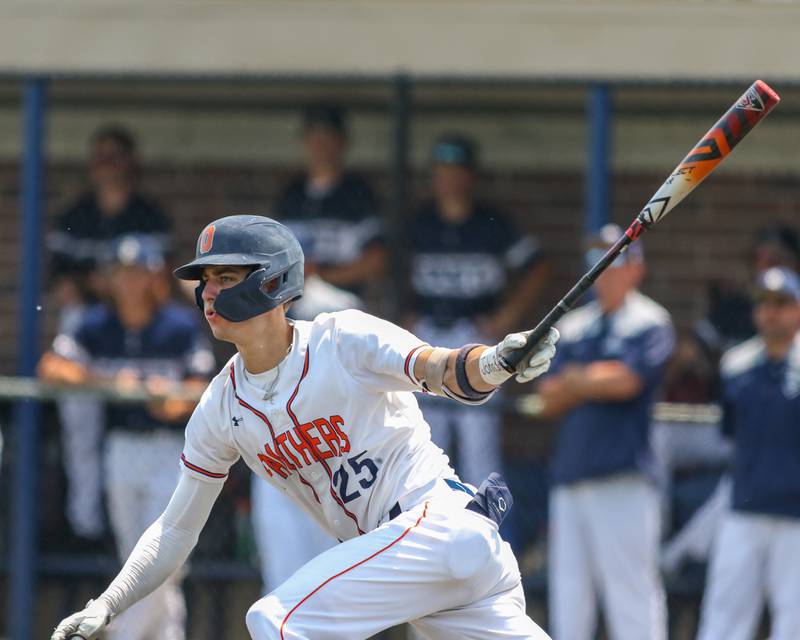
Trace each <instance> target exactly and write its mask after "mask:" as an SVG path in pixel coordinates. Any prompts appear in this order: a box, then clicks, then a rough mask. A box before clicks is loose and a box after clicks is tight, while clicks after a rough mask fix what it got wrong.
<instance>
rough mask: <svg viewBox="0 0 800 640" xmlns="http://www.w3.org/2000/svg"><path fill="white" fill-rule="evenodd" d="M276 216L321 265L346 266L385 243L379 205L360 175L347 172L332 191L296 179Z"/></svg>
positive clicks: (276, 205) (277, 207)
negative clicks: (307, 245) (369, 248)
mask: <svg viewBox="0 0 800 640" xmlns="http://www.w3.org/2000/svg"><path fill="white" fill-rule="evenodd" d="M274 209H275V215H276V217H277V218H279V219H280V221H281V222H283V223H284V224H285V225H286V226H288V227H289V228H291V229H292V231H294V233H295V234H296V235H297V236H298V237H299V238H301V239H304V238H309V239H310V242H309V245H310V247H311V250H310V255H309V256H308V257H309V258H310V259H312V260H314V262H316V263H317V264H319V265H320V266H334V265H339V264H347V263H349V262H352V261H354V260H356V259H357V258H358V257H359V256H360V255H361V254H362V252H363V251H364V249H366V248H367V247H368V246H370V245H372V244H375V243H382V242H383V236H382V230H381V223H380V218H379V216H378V204H377V200H376V198H375V195H374V193H373V192H372V189H371V188H370V187H369V185H368V184H367V183H366V182H365V181H364V180H363V179H362V178H360V177H359V176H357V175H355V174H352V173H346V174H345V175H344V176H342V178H341V179H340V180H339V182H337V183H336V184H335V185H334V186H333V188H331V189H329V190H327V191H324V192H315V191H314V190H313V189H311V188H310V186H309V184H308V180H307V179H306V177H305V176H301V177H299V178H297V179H295V180H293V181H292V182H291V183H290V184H289V185H288V187H287V188H286V190H285V191H284V192H283V193H282V194H281V196H280V197H279V198H278V200H277V202H276V203H275V208H274Z"/></svg>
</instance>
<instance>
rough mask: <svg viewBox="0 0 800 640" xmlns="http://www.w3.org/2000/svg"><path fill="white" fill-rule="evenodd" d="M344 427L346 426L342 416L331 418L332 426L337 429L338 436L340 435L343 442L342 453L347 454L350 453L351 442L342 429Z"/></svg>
mask: <svg viewBox="0 0 800 640" xmlns="http://www.w3.org/2000/svg"><path fill="white" fill-rule="evenodd" d="M342 425H344V419H343V418H342V416H331V426H332V427H333V428H334V429H336V435H338V436H339V438H340V439H341V441H342V453H347V452H348V451H350V440H349V439H348V438H347V434H346V433H345V432H344V430H343V429H342Z"/></svg>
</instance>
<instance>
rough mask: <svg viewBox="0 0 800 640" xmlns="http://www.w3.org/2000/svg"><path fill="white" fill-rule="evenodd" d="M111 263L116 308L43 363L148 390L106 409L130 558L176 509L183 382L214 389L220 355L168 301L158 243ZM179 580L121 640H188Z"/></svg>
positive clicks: (126, 627)
mask: <svg viewBox="0 0 800 640" xmlns="http://www.w3.org/2000/svg"><path fill="white" fill-rule="evenodd" d="M112 246H113V250H112V251H111V256H110V264H109V265H107V267H106V269H107V271H106V273H107V276H108V282H109V290H110V297H111V303H110V304H100V305H97V306H94V307H91V308H90V309H89V310H88V311H87V312H86V313H85V314H84V316H83V318H82V320H81V322H80V323H79V325H78V327H77V328H76V329H75V330H74V331H71V332H67V333H62V334H60V335H59V336H57V337H56V339H55V341H54V343H53V351H52V352H50V353H48V354H46V355H45V356H44V357H43V358H42V361H41V363H40V366H39V371H40V375H41V376H42V377H43V378H45V379H47V380H50V381H55V382H61V383H77V384H89V385H91V384H98V383H105V384H110V385H115V386H117V387H118V388H121V389H126V388H144V389H147V390H149V391H150V392H151V393H153V394H154V397H153V400H152V401H150V402H149V403H147V404H146V405H142V404H124V405H123V404H109V405H108V406H107V407H106V415H105V422H106V429H107V436H106V441H105V451H104V455H103V462H104V465H103V467H104V468H103V478H104V481H105V482H104V484H105V489H106V497H107V500H108V513H109V519H110V521H111V528H112V530H113V531H114V536H115V538H116V542H117V547H118V550H119V554H120V557H121V558H122V559H125V558H127V556H128V555H129V554H130V552H131V551H132V550H133V547H134V545H135V544H136V542H137V540H138V539H139V536H140V535H141V534H142V533H143V532H144V530H145V529H146V528H147V527H148V526H149V525H150V524H151V523H152V522H153V521H154V520H155V519H156V518H157V517H158V516H159V514H160V513H161V512H162V510H163V509H164V507H166V505H167V503H168V502H169V499H170V496H171V495H172V489H173V487H174V486H175V482H176V481H177V477H178V474H179V469H178V461H179V458H180V455H181V451H182V449H183V429H184V427H185V424H186V419H187V417H188V416H189V414H190V413H191V412H192V410H193V409H194V405H195V404H196V403H194V402H190V401H188V400H186V399H184V398H181V397H180V396H179V395H178V394H176V393H175V388H176V385H177V383H180V382H182V383H184V384H187V385H192V384H193V385H194V386H195V387H196V388H197V390H198V392H199V391H201V390H202V389H203V388H204V387H205V385H206V384H207V381H208V378H210V374H211V373H212V372H213V369H214V358H213V356H212V354H211V351H210V348H209V346H208V343H207V341H206V339H205V338H204V336H203V334H202V332H201V330H200V327H199V325H198V322H197V314H196V313H195V312H193V311H192V310H190V309H188V308H186V307H183V306H178V305H176V304H173V303H170V302H166V301H165V300H164V295H163V293H162V291H163V288H162V287H163V277H164V276H163V267H164V257H163V254H162V253H161V250H160V245H159V244H158V242H157V241H156V240H155V239H153V238H152V237H149V236H135V235H127V236H121V237H120V238H119V239H118V240H117V241H116V242H114V243H113V245H112ZM179 578H180V576H173V578H172V579H170V580H168V581H167V582H166V583H165V584H163V585H162V586H161V587H159V588H158V589H157V590H156V591H154V592H153V593H152V594H150V595H149V596H147V597H146V598H144V599H143V600H141V601H140V602H139V603H137V604H136V605H135V606H134V607H132V608H131V609H130V610H128V611H126V612H125V613H124V614H122V615H121V616H120V617H119V618H118V619H117V620H116V621H115V623H114V625H113V626H112V627H111V629H110V635H109V637H110V638H111V640H123V639H124V640H145V639H146V638H155V637H159V638H174V639H175V640H181V639H182V638H184V637H185V636H184V623H185V615H186V614H185V607H184V604H183V596H182V594H181V592H180V589H179V587H178V580H179Z"/></svg>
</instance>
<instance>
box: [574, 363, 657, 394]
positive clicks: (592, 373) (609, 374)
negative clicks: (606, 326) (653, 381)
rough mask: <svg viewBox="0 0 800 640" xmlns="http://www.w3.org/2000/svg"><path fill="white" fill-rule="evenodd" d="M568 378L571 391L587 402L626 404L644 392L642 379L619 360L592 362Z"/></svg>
mask: <svg viewBox="0 0 800 640" xmlns="http://www.w3.org/2000/svg"><path fill="white" fill-rule="evenodd" d="M567 378H568V380H569V388H570V390H571V391H572V392H573V393H575V394H576V395H577V396H578V397H579V398H581V399H582V400H585V401H594V402H624V401H626V400H630V399H632V398H635V397H636V396H637V395H639V393H640V392H641V390H642V379H641V378H640V377H639V376H638V375H637V374H636V373H635V372H634V371H632V370H631V369H630V368H629V367H628V366H627V365H626V364H625V363H623V362H620V361H618V360H609V361H602V362H592V363H590V364H588V365H586V366H585V367H583V368H582V369H581V370H580V371H579V372H578V373H577V374H575V375H574V376H569V375H568V376H567Z"/></svg>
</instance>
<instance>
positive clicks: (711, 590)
mask: <svg viewBox="0 0 800 640" xmlns="http://www.w3.org/2000/svg"><path fill="white" fill-rule="evenodd" d="M765 600H766V601H767V602H768V603H769V607H770V613H771V619H772V633H771V635H770V639H771V640H797V638H800V520H797V519H793V518H779V517H774V516H761V515H748V514H744V513H737V512H730V513H728V514H727V515H726V516H725V518H724V520H723V523H722V527H721V529H720V531H719V534H718V536H717V540H716V545H715V546H714V550H713V552H712V555H711V566H710V569H709V575H708V581H707V586H706V594H705V597H704V598H703V609H702V615H701V618H700V633H699V635H698V639H699V640H718V639H719V638H724V639H725V640H750V639H752V638H753V637H754V635H755V631H756V625H757V624H758V621H759V619H760V617H761V612H762V608H763V606H764V601H765Z"/></svg>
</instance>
